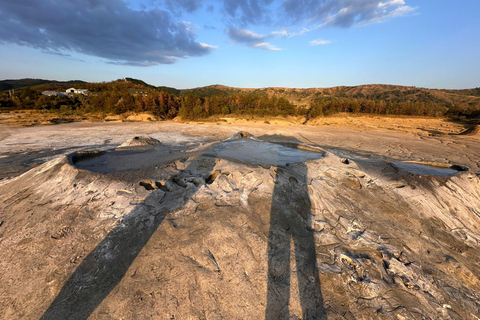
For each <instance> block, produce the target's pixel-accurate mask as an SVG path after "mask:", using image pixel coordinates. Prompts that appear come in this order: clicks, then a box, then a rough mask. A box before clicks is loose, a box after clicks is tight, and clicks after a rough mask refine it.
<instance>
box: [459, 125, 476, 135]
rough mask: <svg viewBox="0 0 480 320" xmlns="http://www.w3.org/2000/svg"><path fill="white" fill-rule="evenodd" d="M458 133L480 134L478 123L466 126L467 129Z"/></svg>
mask: <svg viewBox="0 0 480 320" xmlns="http://www.w3.org/2000/svg"><path fill="white" fill-rule="evenodd" d="M459 135H462V136H480V125H478V124H477V125H474V126H471V127H470V128H468V129H467V130H465V131H463V132H460V133H459Z"/></svg>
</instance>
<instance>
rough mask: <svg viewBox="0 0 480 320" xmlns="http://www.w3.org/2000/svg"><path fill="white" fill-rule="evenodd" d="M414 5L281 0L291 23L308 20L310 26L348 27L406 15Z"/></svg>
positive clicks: (354, 0)
mask: <svg viewBox="0 0 480 320" xmlns="http://www.w3.org/2000/svg"><path fill="white" fill-rule="evenodd" d="M415 9H416V8H414V7H410V6H408V5H406V3H405V0H387V1H384V2H382V1H380V0H330V1H318V0H302V1H298V0H285V1H284V2H283V3H282V4H281V11H283V15H284V18H285V19H288V20H289V21H290V22H291V23H302V22H303V23H308V24H310V25H314V26H315V27H314V28H321V27H342V28H349V27H355V26H362V25H367V24H371V23H375V22H382V21H385V20H387V19H390V18H393V17H398V16H402V15H406V14H408V13H410V12H412V11H414V10H415Z"/></svg>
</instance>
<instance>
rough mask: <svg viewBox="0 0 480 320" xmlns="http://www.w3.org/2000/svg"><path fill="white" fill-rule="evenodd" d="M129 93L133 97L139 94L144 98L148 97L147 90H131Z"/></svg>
mask: <svg viewBox="0 0 480 320" xmlns="http://www.w3.org/2000/svg"><path fill="white" fill-rule="evenodd" d="M128 92H129V93H130V94H133V95H137V94H141V95H142V96H146V95H147V90H142V89H130V90H129V91H128Z"/></svg>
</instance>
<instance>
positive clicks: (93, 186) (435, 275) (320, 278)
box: [0, 117, 480, 320]
mask: <svg viewBox="0 0 480 320" xmlns="http://www.w3.org/2000/svg"><path fill="white" fill-rule="evenodd" d="M226 120H227V122H224V121H222V122H220V123H219V124H198V123H196V124H184V123H183V124H182V123H174V122H143V123H138V122H137V123H134V122H123V123H122V122H108V123H101V122H98V123H87V122H83V123H82V122H77V123H68V124H58V125H53V126H34V127H18V126H11V125H5V124H3V125H0V178H1V180H0V203H1V204H0V252H2V255H1V256H0V318H1V319H39V318H41V319H87V318H88V319H262V318H264V319H272V320H273V319H472V320H473V319H479V317H480V303H479V302H478V301H480V295H479V292H480V278H479V274H480V267H479V266H480V260H479V256H480V242H479V241H480V179H479V177H478V174H479V173H480V162H479V160H478V159H479V156H480V139H479V138H478V135H458V133H460V132H462V131H463V130H464V129H465V128H464V127H463V126H462V125H459V124H455V123H451V122H448V121H445V120H435V119H433V120H432V119H406V118H383V117H382V118H379V117H329V118H324V119H321V120H316V121H317V124H318V125H317V126H310V125H296V124H293V123H292V122H293V121H291V122H290V123H289V120H288V119H287V120H278V119H276V120H272V121H269V122H270V124H266V123H251V122H250V123H243V121H241V120H232V119H226ZM275 121H277V122H278V123H280V122H281V121H283V122H282V124H283V125H279V124H274V123H276V122H275ZM263 122H264V121H263ZM240 131H242V132H249V133H251V134H253V135H254V137H253V138H246V139H243V136H245V134H243V135H242V134H241V135H235V134H236V133H237V132H240ZM135 136H149V137H152V138H154V139H158V140H159V143H157V142H156V141H154V140H147V141H149V143H146V144H145V145H144V146H136V144H141V143H137V142H138V141H142V139H134V140H131V141H129V142H128V143H127V144H126V145H124V147H122V148H118V147H119V146H120V145H121V144H123V143H125V142H126V141H127V140H129V139H131V138H132V137H135ZM231 137H236V138H240V139H230V138H231ZM255 137H256V138H255ZM227 139H230V140H227ZM86 150H95V151H97V153H95V154H92V153H85V152H83V153H82V151H86ZM106 150H109V152H107V153H102V152H103V151H106ZM113 150H115V151H113ZM98 151H100V152H98ZM66 155H68V156H66ZM419 163H422V164H424V165H427V166H424V165H419ZM467 167H468V168H469V170H467V171H465V170H466V168H467Z"/></svg>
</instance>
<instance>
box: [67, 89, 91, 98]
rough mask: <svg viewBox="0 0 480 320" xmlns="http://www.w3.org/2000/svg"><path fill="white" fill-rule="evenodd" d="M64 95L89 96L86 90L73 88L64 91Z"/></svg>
mask: <svg viewBox="0 0 480 320" xmlns="http://www.w3.org/2000/svg"><path fill="white" fill-rule="evenodd" d="M66 93H68V94H82V95H84V96H87V95H88V94H89V91H88V89H75V88H70V89H67V90H66Z"/></svg>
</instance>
